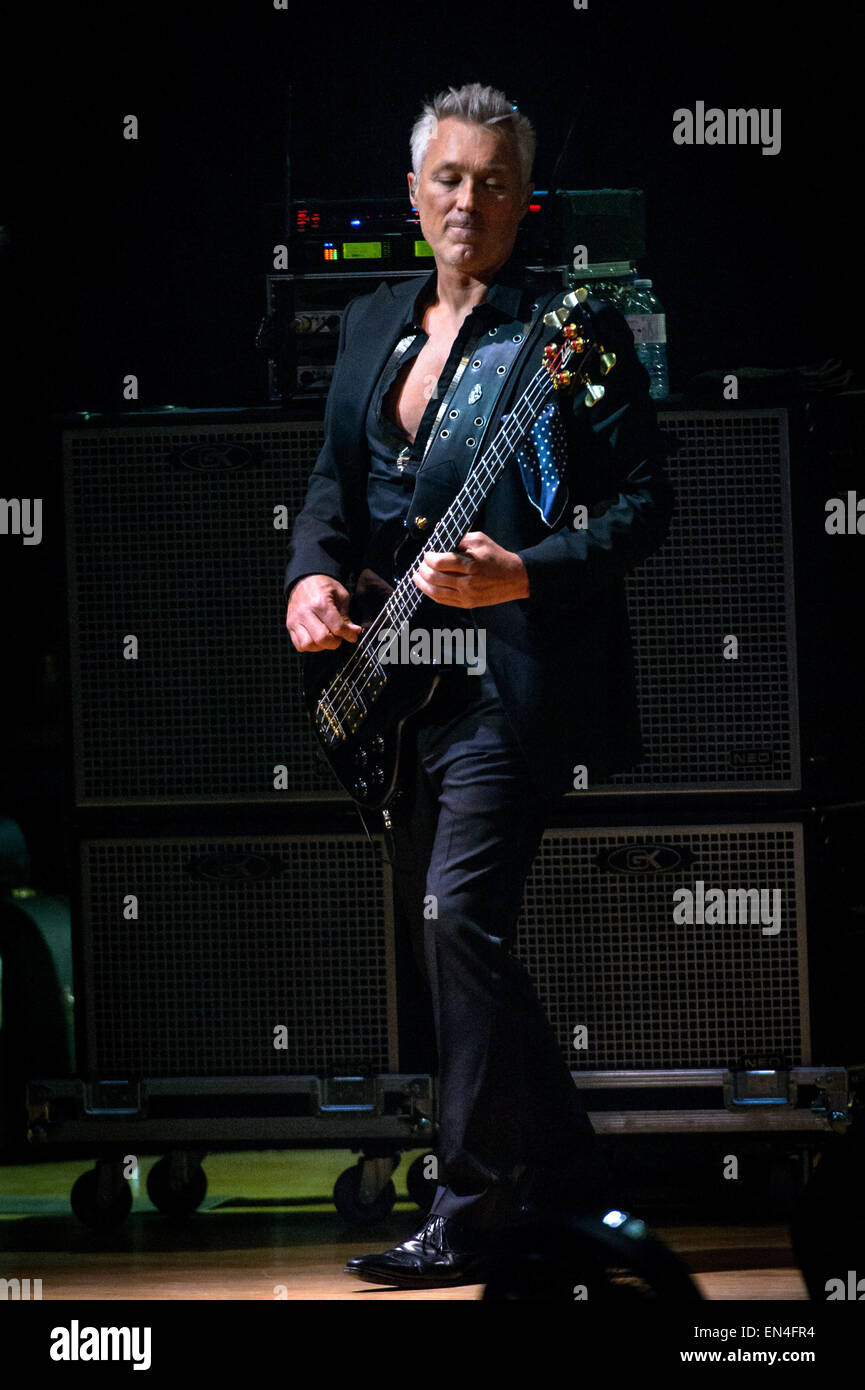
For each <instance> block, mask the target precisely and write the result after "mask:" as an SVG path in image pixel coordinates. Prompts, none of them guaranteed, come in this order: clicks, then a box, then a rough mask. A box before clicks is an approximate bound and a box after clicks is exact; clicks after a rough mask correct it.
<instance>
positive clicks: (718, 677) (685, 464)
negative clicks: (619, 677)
mask: <svg viewBox="0 0 865 1390" xmlns="http://www.w3.org/2000/svg"><path fill="white" fill-rule="evenodd" d="M659 423H660V424H661V426H662V427H663V428H664V429H666V430H668V431H669V432H670V433H672V434H673V435H675V436H676V438H678V439H679V440H680V441H681V446H682V447H681V450H680V452H679V453H678V454H677V455H676V456H675V457H674V458H671V459H670V460H669V464H668V469H669V475H670V478H671V481H672V483H673V486H674V488H675V491H676V513H675V516H674V519H673V524H672V527H671V531H670V536H669V538H668V540H667V542H666V544H665V545H664V546H663V547H662V549H661V550H660V551H659V552H658V553H657V554H656V555H653V556H650V557H649V559H648V560H647V561H645V563H644V564H642V565H640V567H639V568H638V569H637V570H635V571H634V573H633V574H632V575H630V576H629V577H628V580H627V594H628V607H629V613H630V619H631V630H632V634H633V638H634V647H635V656H636V666H637V673H638V675H637V688H638V696H639V706H640V718H641V724H642V730H643V741H644V745H645V748H646V758H645V760H644V761H643V762H642V763H641V764H640V765H639V767H638V768H636V769H635V770H633V771H631V772H627V773H621V774H619V775H617V776H615V777H613V778H612V779H611V782H610V783H609V784H608V785H609V786H610V787H611V788H614V789H615V790H617V791H621V790H624V789H626V788H627V789H629V790H631V789H632V790H644V791H659V792H664V791H702V790H709V789H714V790H721V789H723V788H728V789H737V788H741V789H745V788H749V789H756V788H779V789H780V788H788V789H794V788H797V787H799V786H800V767H799V728H798V708H797V698H796V648H795V617H794V608H793V577H792V551H791V544H792V532H791V524H790V482H789V456H788V444H787V417H786V413H785V412H784V411H780V410H775V411H769V410H753V411H736V412H733V413H727V412H718V413H715V414H713V413H711V412H708V411H664V412H659ZM728 635H732V636H734V637H736V639H737V641H738V659H736V660H731V659H725V658H724V655H723V648H724V638H725V637H727V636H728Z"/></svg>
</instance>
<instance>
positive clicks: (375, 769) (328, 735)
mask: <svg viewBox="0 0 865 1390" xmlns="http://www.w3.org/2000/svg"><path fill="white" fill-rule="evenodd" d="M417 549H418V547H417V546H416V545H414V546H413V545H411V544H410V542H409V539H408V538H406V540H405V541H404V542H403V544H402V545H401V547H400V548H399V550H398V551H397V552H396V555H395V556H394V575H401V574H402V573H403V572H404V569H405V568H406V567H407V566H408V564H409V563H410V561H411V560H412V559H414V556H415V554H416V552H417ZM392 593H393V584H392V583H390V582H388V581H387V580H385V579H383V578H382V577H381V576H380V575H379V574H377V573H376V572H374V571H373V570H370V569H364V570H363V571H362V572H361V574H360V575H359V576H358V581H357V585H356V588H355V592H354V594H353V596H352V600H351V603H350V605H349V616H350V617H351V619H352V621H353V622H355V623H358V624H360V626H361V627H363V629H364V634H363V636H361V637H359V638H358V640H357V642H356V643H353V642H342V643H341V644H340V645H339V647H337V649H336V650H335V651H324V652H306V653H304V655H303V657H302V662H303V697H304V703H305V705H306V708H307V712H308V714H309V717H310V722H311V724H312V727H313V731H314V733H315V736H316V739H317V741H318V743H319V746H320V747H321V749H322V751H323V753H324V754H325V757H326V758H327V760H328V762H329V764H330V766H331V769H332V771H333V773H334V775H335V777H336V778H337V780H338V782H339V783H340V784H341V786H342V787H344V788H345V790H346V791H347V792H348V794H349V796H351V797H352V798H353V799H354V800H355V801H356V802H357V803H358V805H359V806H361V807H365V808H368V809H369V810H373V811H379V810H384V809H385V807H386V806H388V805H389V804H390V802H391V801H393V800H394V798H395V797H396V795H397V794H398V792H399V790H400V782H399V777H400V770H401V767H402V757H401V754H402V746H403V739H404V736H405V731H406V729H407V727H408V726H409V724H410V723H411V721H412V718H413V717H414V716H415V715H417V714H419V713H420V712H421V710H423V709H425V708H426V707H427V705H428V704H429V703H430V701H431V700H432V698H433V696H434V694H435V691H436V688H437V687H438V685H439V682H440V680H441V675H440V672H439V669H438V667H437V666H435V665H432V664H430V665H425V664H417V665H414V664H393V665H388V666H387V667H386V668H385V675H386V679H385V681H384V684H383V685H379V684H378V683H376V686H375V698H374V700H370V698H369V696H368V695H367V696H366V697H365V698H362V700H361V704H362V706H363V709H362V710H361V713H362V715H363V717H362V718H361V719H360V721H359V722H358V724H357V729H356V731H350V732H347V733H346V736H345V737H338V738H334V737H333V736H332V730H331V729H330V728H329V727H328V725H327V724H326V723H325V725H324V727H322V722H321V720H320V719H319V718H317V711H318V709H319V704H320V701H321V700H322V697H323V695H325V692H327V691H328V690H330V689H332V688H333V687H334V684H335V683H336V684H337V686H338V682H339V677H340V675H341V673H343V672H345V671H346V669H347V668H348V669H349V670H350V669H351V663H354V665H357V661H358V656H359V649H360V647H361V644H362V643H364V641H365V639H366V641H367V643H369V633H370V628H371V627H372V625H373V623H374V621H375V619H376V618H377V617H378V616H379V614H380V613H381V612H382V610H383V609H384V607H385V604H386V603H387V600H388V599H389V598H390V596H391V594H392ZM422 607H423V608H428V609H429V610H433V609H434V607H435V605H433V604H431V603H429V602H428V600H423V604H422ZM377 646H378V644H377V643H374V644H371V645H370V650H371V651H373V652H374V651H375V650H376V649H377ZM334 709H335V711H336V712H337V713H338V714H339V713H341V712H342V710H343V702H341V701H340V700H339V699H338V698H337V700H336V701H335V702H334ZM364 711H365V712H364ZM346 722H349V721H346ZM351 722H353V721H351Z"/></svg>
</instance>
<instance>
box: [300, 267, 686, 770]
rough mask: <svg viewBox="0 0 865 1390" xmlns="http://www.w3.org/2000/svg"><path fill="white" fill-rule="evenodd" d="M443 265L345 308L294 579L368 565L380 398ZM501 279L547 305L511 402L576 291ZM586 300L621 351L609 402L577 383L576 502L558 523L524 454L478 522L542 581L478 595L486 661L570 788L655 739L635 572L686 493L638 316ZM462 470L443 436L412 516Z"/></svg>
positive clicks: (434, 501) (540, 756) (509, 300)
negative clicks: (373, 408)
mask: <svg viewBox="0 0 865 1390" xmlns="http://www.w3.org/2000/svg"><path fill="white" fill-rule="evenodd" d="M434 277H435V272H433V275H432V276H431V277H428V278H427V279H426V280H415V279H412V280H408V281H405V282H403V283H401V284H399V285H396V286H389V285H387V284H382V285H380V286H379V288H378V289H377V290H376V291H375V292H374V293H373V294H370V295H363V296H361V297H359V298H357V299H355V300H353V301H352V302H351V304H350V305H349V306H348V309H347V311H346V313H345V314H344V315H343V320H342V325H341V331H340V342H339V355H338V359H337V365H336V369H335V372H334V376H333V382H332V385H331V389H330V393H329V396H328V402H327V408H326V412H325V441H324V446H323V448H322V450H321V453H320V455H319V458H318V461H317V463H316V465H315V468H314V470H313V473H312V477H311V478H310V482H309V488H308V492H307V496H306V500H305V503H304V506H303V509H302V511H301V512H300V514H299V516H298V517H297V519H296V522H295V525H294V531H293V536H292V549H291V557H290V560H289V564H288V567H287V569H286V575H285V592H286V595H287V594H288V591H289V589H290V588H291V586H292V585H293V584H294V583H295V582H296V581H297V580H298V579H300V578H301V577H302V576H303V575H306V574H326V575H330V576H331V577H332V578H335V579H338V580H340V582H341V583H343V584H345V585H346V587H347V588H351V585H352V582H353V578H354V576H355V575H356V574H357V573H358V571H359V569H360V568H361V566H362V557H363V554H364V551H365V548H366V545H367V542H368V539H369V512H368V509H367V502H366V484H367V474H368V468H369V453H368V449H367V447H366V438H365V420H366V414H367V410H368V407H369V402H370V398H371V395H372V392H373V390H374V388H375V385H376V382H377V380H378V378H379V375H380V373H381V371H382V369H383V367H384V364H385V361H386V360H387V357H388V355H389V353H390V351H391V350H392V348H393V345H394V342H395V341H396V338H397V336H398V334H399V332H400V330H401V329H402V328H403V327H404V326H405V324H406V323H407V322H408V321H410V318H411V311H412V305H413V303H414V301H415V299H416V297H417V295H418V293H419V290H421V289H423V288H424V286H425V285H426V286H428V285H430V284H431V283H433V282H434ZM497 285H498V286H499V288H498V289H497V291H496V297H497V303H498V305H499V306H500V307H501V308H502V316H503V318H507V317H508V316H509V315H510V317H511V318H514V317H519V318H521V319H525V321H526V322H528V321H529V319H532V320H536V321H537V326H536V328H535V331H534V333H533V334H532V335H530V336H529V340H528V341H527V343H526V345H525V347H524V348H523V349H521V358H520V361H519V362H518V364H517V367H516V368H515V370H514V371H513V372H512V373H511V374H510V376H509V378H508V385H507V388H506V391H505V394H504V396H503V397H502V398H501V399H500V401H499V403H498V410H497V414H498V415H502V414H504V413H506V412H507V410H508V409H509V408H510V405H511V404H512V403H513V402H514V401H516V400H517V399H518V398H519V396H520V395H521V394H522V393H523V391H524V390H525V388H526V386H527V385H528V383H529V381H530V380H531V378H532V376H533V375H534V374H535V372H536V371H537V369H538V366H539V363H540V357H541V348H542V344H543V343H544V342H545V341H548V340H549V338H550V337H551V336H552V334H553V330H552V329H549V328H545V327H544V325H543V322H542V315H543V313H544V311H545V310H546V309H548V308H552V307H556V306H557V305H558V304H559V303H560V302H561V295H562V292H561V291H559V292H557V293H555V294H551V293H550V292H549V290H546V291H544V292H542V293H541V292H539V290H538V287H537V284H536V283H533V281H532V278H531V276H530V275H528V274H527V273H526V272H524V271H522V270H521V268H520V267H519V266H517V265H515V264H514V263H513V262H510V263H509V264H508V266H506V267H504V269H503V271H502V272H500V274H499V276H498V277H497ZM534 305H538V306H539V307H538V310H537V311H536V312H532V309H533V306H534ZM585 307H586V308H587V309H588V311H589V312H590V315H591V318H592V321H593V323H594V326H595V330H596V332H597V334H598V335H599V337H600V340H601V341H602V342H603V345H604V346H605V347H606V348H608V349H611V350H612V351H614V352H615V353H616V356H617V363H616V367H615V368H614V370H613V371H612V372H611V373H610V375H609V376H608V377H607V378H606V379H605V383H604V384H605V386H606V395H605V396H604V398H603V400H602V401H600V402H599V403H598V404H597V405H595V406H594V407H592V408H591V409H588V408H587V407H586V405H585V404H584V393H583V391H582V390H579V391H578V392H577V393H576V394H575V395H574V396H573V398H571V397H568V398H566V399H567V406H566V407H565V408H564V412H563V413H564V418H565V423H566V427H567V434H568V457H569V465H568V484H569V492H570V503H569V507H568V510H567V513H566V515H565V516H564V518H563V521H562V524H561V525H559V526H558V527H557V528H556V529H555V530H550V528H549V527H548V526H547V525H546V523H545V522H544V521H543V519H542V517H541V516H540V514H539V513H538V511H537V510H536V509H535V508H534V507H533V506H532V504H531V503H530V502H529V500H528V497H527V496H526V492H525V488H524V485H523V482H522V477H521V474H520V471H519V469H518V468H517V467H516V465H515V464H514V466H513V467H510V468H508V469H506V471H505V473H504V475H503V476H502V478H501V479H500V480H499V482H498V483H497V485H496V486H495V488H494V489H493V491H492V493H491V494H490V496H489V497H488V498H487V501H486V503H485V504H484V508H483V510H482V512H481V514H480V515H479V516H478V518H477V520H476V522H475V523H474V526H473V528H472V529H474V530H479V531H484V532H486V533H487V534H488V535H489V536H491V537H492V539H493V540H495V541H497V542H498V544H500V545H502V546H504V547H505V549H507V550H512V551H516V552H517V553H518V554H519V555H520V556H521V558H522V560H523V563H524V564H525V566H526V571H527V573H528V578H529V585H530V595H529V597H528V598H527V599H519V600H515V601H512V602H509V603H501V604H494V605H491V606H487V607H483V608H478V609H475V610H474V618H475V621H476V622H477V625H478V626H479V627H484V628H485V629H486V656H487V664H488V666H489V669H490V671H491V672H492V674H493V677H494V679H495V681H496V685H497V687H498V690H499V693H500V695H501V699H502V702H503V704H504V706H505V708H506V710H507V712H508V716H509V718H510V720H511V723H512V724H513V727H514V729H515V731H516V734H517V736H518V738H519V740H520V743H521V745H522V746H523V748H524V750H525V752H526V754H527V755H528V757H529V760H530V763H531V765H532V767H533V768H534V769H536V771H537V775H538V780H539V782H541V783H542V784H543V785H546V786H548V787H549V786H550V784H551V783H553V784H554V785H555V787H556V788H559V789H561V790H565V789H567V788H568V787H569V786H570V785H571V777H572V769H573V767H574V766H575V764H577V763H582V764H585V765H586V767H587V769H588V782H589V790H591V788H592V786H593V785H596V784H597V783H598V782H599V781H601V780H603V779H604V778H606V777H607V776H608V775H609V774H610V773H611V772H615V771H622V770H625V769H627V768H629V767H631V766H633V764H634V763H635V762H637V761H638V760H639V758H640V756H641V754H642V744H641V739H640V728H639V718H638V711H637V704H636V694H635V679H634V662H633V652H632V646H631V637H630V631H629V625H628V615H627V610H626V606H625V594H624V587H623V580H624V576H625V575H626V573H627V572H628V571H629V570H630V569H632V568H633V567H634V566H635V565H637V564H639V563H640V561H641V560H643V559H644V558H645V557H646V556H647V555H649V554H651V553H652V551H654V550H655V549H656V548H657V546H659V545H660V544H661V542H662V541H663V539H664V537H665V535H666V533H667V529H668V526H669V521H670V516H671V514H672V506H673V503H672V492H671V488H670V485H669V481H668V479H667V477H666V474H665V473H664V470H663V467H662V464H661V459H662V457H663V455H664V453H665V451H666V450H665V437H664V435H663V434H662V433H661V432H660V431H659V429H658V427H657V421H656V417H655V411H654V407H653V405H652V403H651V400H650V398H649V393H648V377H647V374H646V372H645V369H644V368H643V367H642V365H641V364H640V362H639V360H638V358H637V356H636V353H635V351H634V345H633V338H632V335H631V332H630V330H629V328H628V326H627V323H626V322H625V320H624V318H623V317H622V315H621V314H619V312H618V311H617V310H616V309H614V308H613V307H612V306H611V305H609V304H607V303H605V302H604V301H600V300H592V299H590V300H589V301H588V302H587V305H586V306H585ZM434 455H435V458H434ZM463 480H464V472H463V471H461V469H460V466H459V462H458V460H456V459H454V458H449V457H447V456H446V455H445V456H443V455H442V454H441V452H437V451H436V450H431V452H430V456H429V459H428V460H427V461H426V462H425V464H424V466H423V467H422V469H421V471H420V472H419V474H418V477H417V481H416V485H415V490H414V494H413V497H412V505H411V509H410V512H409V517H408V524H411V521H412V519H413V518H414V517H415V516H416V515H424V516H428V517H430V516H432V517H435V516H437V515H440V514H441V512H442V511H444V509H445V507H446V506H447V504H448V503H449V502H450V501H451V499H452V498H453V496H454V495H455V493H456V492H457V490H458V488H459V486H460V484H461V483H462V481H463ZM578 503H580V504H583V505H585V506H587V507H588V508H589V516H590V519H589V522H588V526H587V528H586V529H582V530H579V529H574V527H573V525H572V517H573V507H574V506H575V505H576V504H578ZM440 611H441V614H442V618H441V624H440V625H441V626H442V627H444V628H448V627H453V626H454V625H455V622H454V619H455V616H456V610H454V609H453V608H446V607H444V606H442V607H441V609H440Z"/></svg>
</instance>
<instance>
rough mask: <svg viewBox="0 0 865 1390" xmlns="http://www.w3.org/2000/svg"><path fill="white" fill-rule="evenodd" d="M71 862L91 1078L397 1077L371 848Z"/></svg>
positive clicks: (170, 844)
mask: <svg viewBox="0 0 865 1390" xmlns="http://www.w3.org/2000/svg"><path fill="white" fill-rule="evenodd" d="M81 864H82V902H83V922H82V924H81V926H82V931H81V936H82V940H83V959H84V995H85V998H84V1006H85V1017H86V1020H87V1022H86V1033H87V1041H86V1059H85V1061H86V1066H87V1068H88V1070H89V1071H90V1072H91V1074H98V1075H100V1076H109V1077H110V1076H123V1077H127V1076H130V1075H131V1076H137V1077H148V1076H199V1077H202V1076H270V1075H273V1076H283V1075H298V1074H309V1073H312V1074H315V1073H320V1074H325V1075H330V1074H334V1073H339V1072H340V1071H342V1070H343V1069H345V1068H347V1067H348V1068H353V1069H358V1068H360V1069H363V1070H371V1071H375V1072H379V1073H381V1072H387V1071H389V1070H395V1068H396V1058H397V1047H396V1036H395V1020H394V1008H395V1005H394V989H395V985H394V980H393V960H392V944H393V943H392V912H391V905H390V869H389V866H388V865H387V860H386V858H385V856H384V853H383V848H382V845H381V842H380V840H378V839H376V840H374V841H372V842H371V841H369V840H367V839H366V837H365V836H351V835H326V836H321V837H318V838H316V837H313V836H304V837H300V836H296V837H290V838H287V837H283V838H274V837H269V836H265V837H261V838H259V839H255V840H253V839H239V838H235V837H229V838H223V839H219V840H217V839H183V840H167V839H159V840H156V839H140V840H132V839H123V840H98V841H97V840H92V841H87V842H84V843H83V844H82V846H81ZM130 895H134V896H135V897H136V898H137V902H138V906H137V912H138V917H137V920H126V919H125V918H124V902H125V900H127V899H128V897H129V896H130ZM280 1027H284V1029H285V1043H286V1045H285V1047H280V1048H277V1047H275V1046H274V1037H275V1034H274V1029H277V1028H280Z"/></svg>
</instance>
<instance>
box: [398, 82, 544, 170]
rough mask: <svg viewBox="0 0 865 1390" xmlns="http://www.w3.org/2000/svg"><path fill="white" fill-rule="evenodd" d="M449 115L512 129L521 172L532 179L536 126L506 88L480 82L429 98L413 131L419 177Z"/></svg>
mask: <svg viewBox="0 0 865 1390" xmlns="http://www.w3.org/2000/svg"><path fill="white" fill-rule="evenodd" d="M448 116H451V117H454V118H455V119H456V120H458V121H466V122H467V123H468V124H470V125H486V126H499V127H500V128H502V129H504V130H508V131H510V133H511V134H512V135H513V136H514V139H515V140H516V143H517V153H518V155H519V160H520V175H521V177H522V180H523V182H524V183H528V182H529V180H530V179H531V176H532V164H533V162H534V157H535V143H536V141H535V131H534V127H533V126H532V123H531V121H530V120H529V119H528V117H527V116H523V115H522V113H521V112H520V111H518V110H517V109H516V107H515V106H514V104H513V102H512V101H509V100H508V98H507V97H506V96H505V94H504V92H499V91H497V90H496V88H495V87H482V86H481V84H480V82H469V83H468V84H467V85H466V86H464V87H460V88H456V87H449V88H448V90H447V91H446V92H439V93H438V95H437V96H434V97H433V99H432V101H427V102H426V104H425V105H424V108H423V111H422V112H421V114H420V115H419V116H418V118H417V120H416V121H415V123H414V126H413V128H412V133H411V162H412V169H413V170H414V173H415V176H416V177H418V178H419V177H420V171H421V165H422V164H423V161H424V156H425V155H426V152H427V146H428V145H429V142H430V140H431V139H432V138H433V135H434V134H435V129H436V126H437V124H438V122H439V121H443V120H446V119H447V117H448Z"/></svg>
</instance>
